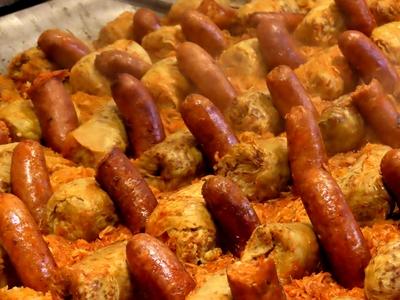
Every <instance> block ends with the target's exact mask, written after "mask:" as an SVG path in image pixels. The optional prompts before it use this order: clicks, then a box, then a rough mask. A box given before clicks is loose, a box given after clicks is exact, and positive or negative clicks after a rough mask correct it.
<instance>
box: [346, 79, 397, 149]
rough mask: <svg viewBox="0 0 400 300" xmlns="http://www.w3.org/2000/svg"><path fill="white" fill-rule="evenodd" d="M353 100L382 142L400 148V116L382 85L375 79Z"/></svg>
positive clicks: (363, 87)
mask: <svg viewBox="0 0 400 300" xmlns="http://www.w3.org/2000/svg"><path fill="white" fill-rule="evenodd" d="M351 98H352V101H353V102H354V104H355V105H356V107H357V109H358V110H359V112H360V114H361V116H362V117H363V118H364V119H365V121H366V122H367V123H368V124H369V125H370V126H371V127H372V129H373V130H374V131H375V132H376V133H377V135H378V137H379V138H380V139H381V141H382V142H383V143H385V144H387V145H389V146H391V147H393V148H398V147H400V114H399V113H398V112H397V110H396V107H395V106H394V104H393V103H392V102H391V100H390V99H389V97H388V96H387V95H386V93H385V91H384V90H383V87H382V85H381V84H380V83H379V82H378V81H377V80H375V79H374V80H372V81H371V83H370V84H369V85H362V86H360V87H359V88H358V89H357V90H356V91H355V92H354V93H353V94H352V95H351Z"/></svg>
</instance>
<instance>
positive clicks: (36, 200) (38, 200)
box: [10, 140, 53, 233]
mask: <svg viewBox="0 0 400 300" xmlns="http://www.w3.org/2000/svg"><path fill="white" fill-rule="evenodd" d="M10 177H11V191H12V193H13V194H14V195H16V196H17V197H18V198H20V199H21V200H22V202H24V204H25V205H26V207H27V208H28V209H29V211H30V213H31V214H32V217H33V218H34V219H35V221H36V223H37V224H38V226H39V228H40V231H41V232H42V233H46V232H47V231H48V230H47V217H46V204H47V201H48V200H49V199H50V197H51V195H52V194H53V190H52V188H51V184H50V177H49V173H48V171H47V167H46V161H45V158H44V153H43V149H42V146H41V145H40V144H39V143H38V142H36V141H30V140H25V141H22V142H20V143H18V145H17V146H16V147H15V148H14V151H13V154H12V160H11V175H10Z"/></svg>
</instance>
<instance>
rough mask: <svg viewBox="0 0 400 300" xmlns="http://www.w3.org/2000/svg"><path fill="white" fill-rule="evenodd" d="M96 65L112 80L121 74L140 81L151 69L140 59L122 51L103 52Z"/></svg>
mask: <svg viewBox="0 0 400 300" xmlns="http://www.w3.org/2000/svg"><path fill="white" fill-rule="evenodd" d="M94 65H95V66H96V69H97V70H98V71H99V72H100V73H102V74H103V75H104V76H106V77H108V78H110V79H115V78H116V77H117V75H118V74H121V73H128V74H130V75H132V76H134V77H136V78H138V79H140V78H142V76H143V75H144V74H145V73H146V72H147V71H148V70H149V69H150V67H151V65H150V64H149V63H147V62H145V61H144V60H142V59H140V58H139V57H137V56H134V55H132V54H129V53H128V52H126V51H121V50H108V51H103V52H101V53H100V54H98V55H97V56H96V60H95V61H94Z"/></svg>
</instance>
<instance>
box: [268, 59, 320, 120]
mask: <svg viewBox="0 0 400 300" xmlns="http://www.w3.org/2000/svg"><path fill="white" fill-rule="evenodd" d="M267 85H268V89H269V91H270V93H271V97H272V102H273V104H274V106H275V107H276V109H277V110H278V111H279V113H280V115H281V116H282V117H285V115H286V114H287V113H289V112H290V110H291V108H292V107H294V106H297V105H301V106H304V107H305V108H306V109H307V110H309V111H311V112H312V113H313V115H314V116H316V117H318V112H317V110H316V109H315V107H314V104H313V103H312V101H311V99H310V97H309V96H308V94H307V92H306V90H305V89H304V87H303V85H302V84H301V82H300V80H299V79H298V78H297V76H296V74H295V73H294V72H293V71H292V69H290V68H289V67H288V66H279V67H276V68H275V69H273V70H272V71H271V72H269V74H268V75H267Z"/></svg>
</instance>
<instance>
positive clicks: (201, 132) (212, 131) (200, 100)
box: [181, 94, 238, 162]
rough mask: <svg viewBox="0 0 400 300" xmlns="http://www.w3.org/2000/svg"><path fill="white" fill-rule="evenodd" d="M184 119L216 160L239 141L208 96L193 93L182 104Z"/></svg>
mask: <svg viewBox="0 0 400 300" xmlns="http://www.w3.org/2000/svg"><path fill="white" fill-rule="evenodd" d="M181 114H182V118H183V121H184V122H185V124H186V126H187V127H188V128H189V130H190V132H191V133H192V134H193V135H194V137H195V138H196V140H197V141H198V142H199V143H200V145H201V146H202V148H203V151H204V153H205V155H206V157H207V158H208V159H209V160H210V161H211V162H216V161H217V157H222V156H224V155H225V154H226V153H227V152H228V151H229V149H230V148H231V147H232V146H233V145H235V144H237V143H238V141H237V139H236V136H235V134H234V133H233V131H232V129H231V128H230V127H229V125H228V124H227V123H226V122H225V120H224V117H223V116H222V114H221V112H220V111H219V110H218V108H217V107H216V106H215V105H214V104H213V103H212V102H211V101H210V100H208V99H207V98H205V97H203V96H201V95H197V94H191V95H189V96H188V97H187V98H186V99H185V101H184V102H183V103H182V104H181Z"/></svg>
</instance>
